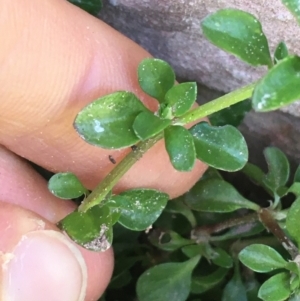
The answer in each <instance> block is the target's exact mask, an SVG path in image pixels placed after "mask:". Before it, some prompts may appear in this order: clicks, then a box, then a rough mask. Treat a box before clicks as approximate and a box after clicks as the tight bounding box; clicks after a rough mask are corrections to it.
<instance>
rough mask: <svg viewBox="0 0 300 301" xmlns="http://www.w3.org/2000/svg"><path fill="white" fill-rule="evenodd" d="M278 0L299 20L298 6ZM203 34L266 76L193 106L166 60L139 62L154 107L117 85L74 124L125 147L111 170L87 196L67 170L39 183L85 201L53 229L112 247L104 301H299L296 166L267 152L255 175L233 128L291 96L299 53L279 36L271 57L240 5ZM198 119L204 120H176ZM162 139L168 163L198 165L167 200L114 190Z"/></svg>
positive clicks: (299, 75) (181, 167)
mask: <svg viewBox="0 0 300 301" xmlns="http://www.w3.org/2000/svg"><path fill="white" fill-rule="evenodd" d="M72 2H76V3H77V4H79V5H81V7H83V8H87V9H88V11H89V12H91V13H95V11H93V9H96V10H99V9H100V7H101V5H100V4H101V3H100V2H99V1H97V2H96V1H92V0H90V1H79V0H77V1H72ZM283 3H284V4H285V6H286V7H287V8H288V9H289V10H290V11H291V12H292V13H293V14H294V16H295V17H296V19H297V20H298V21H299V22H300V1H299V0H284V1H283ZM93 4H95V5H96V6H93ZM85 5H86V6H85ZM97 5H98V6H97ZM202 31H203V34H204V35H205V36H206V37H207V39H209V40H210V41H211V42H212V43H213V44H215V45H216V46H218V47H219V48H221V49H223V50H225V51H227V52H229V53H231V54H233V55H235V56H237V57H239V58H240V59H241V60H243V61H245V62H247V63H249V64H251V65H253V66H267V68H268V72H266V74H265V76H264V77H263V78H262V79H260V80H259V81H258V82H255V83H252V84H250V85H248V86H246V87H243V88H241V89H238V90H236V91H233V92H231V93H229V94H227V95H224V96H222V97H220V98H218V99H215V100H213V101H211V102H208V103H206V104H204V105H202V106H200V107H197V108H193V104H194V102H195V99H196V95H197V86H196V83H193V82H187V83H181V84H175V74H174V71H173V69H172V68H171V67H170V65H169V64H168V63H166V62H164V61H162V60H159V59H145V60H144V61H142V62H141V63H140V65H139V67H138V70H137V76H138V80H139V83H140V86H141V88H142V89H143V91H144V92H145V93H147V94H148V95H150V96H152V97H153V98H155V99H157V101H158V103H159V109H158V111H157V112H151V111H149V110H148V109H147V108H146V107H145V106H144V105H143V104H142V102H141V101H140V100H139V99H138V98H137V96H136V95H134V94H133V93H131V92H128V91H117V92H115V93H112V94H109V95H106V96H104V97H101V98H99V99H97V100H95V101H94V102H92V103H91V104H89V105H88V106H86V107H85V108H83V109H82V111H81V112H79V113H78V115H77V117H76V119H75V121H74V127H75V129H76V131H77V132H78V134H79V135H80V136H81V137H82V138H83V139H84V140H85V141H86V142H87V143H90V144H93V145H96V146H99V147H102V148H106V149H120V148H129V147H130V148H131V152H130V153H129V154H128V155H127V156H126V157H125V158H124V159H123V160H122V161H121V162H116V161H115V160H114V158H113V157H112V156H110V157H109V160H110V161H111V163H112V164H115V168H114V169H113V170H112V171H111V172H110V173H109V174H108V175H107V176H106V177H105V179H104V180H103V181H102V182H101V183H99V185H98V186H97V187H96V188H95V189H94V190H93V191H89V190H88V189H86V188H85V187H84V186H83V185H82V184H81V182H80V180H79V179H78V178H77V177H76V175H74V174H71V173H69V172H63V173H59V174H56V175H54V176H53V177H52V178H51V179H50V181H49V189H50V191H51V192H52V193H53V194H55V195H56V196H58V197H60V198H66V199H70V198H71V199H76V198H78V197H81V196H83V197H82V202H81V204H80V206H79V207H78V210H77V211H75V212H73V213H71V214H70V215H68V216H67V217H65V218H64V219H63V220H61V221H60V222H59V227H60V228H61V229H63V230H64V231H65V232H66V233H67V234H68V235H69V236H70V237H71V238H72V239H73V240H74V241H75V242H76V243H78V244H80V245H82V246H84V247H85V248H87V249H89V250H93V251H96V252H101V251H105V250H107V249H108V248H109V247H110V246H111V245H112V244H113V247H114V251H115V255H116V267H115V271H114V275H113V278H112V281H111V283H110V285H109V287H108V289H107V291H106V293H105V295H104V296H103V297H102V298H101V300H102V301H117V300H122V301H126V300H130V301H131V300H139V301H165V300H172V301H184V300H189V301H199V300H202V301H203V300H205V301H206V300H207V301H210V300H212V301H220V300H222V301H229V300H230V301H255V300H264V301H284V300H292V301H296V300H300V252H299V248H300V168H298V169H297V171H296V172H295V174H293V175H291V174H290V165H289V162H288V159H287V157H286V156H285V154H284V153H283V152H282V151H280V150H279V149H277V148H275V147H269V148H266V149H265V150H264V156H265V159H266V162H267V165H268V171H267V172H266V173H265V172H263V171H262V170H261V169H260V168H259V167H258V166H255V165H253V164H251V163H249V162H248V149H247V144H246V142H245V139H244V138H243V136H242V134H241V133H240V132H239V130H238V129H237V128H236V127H235V126H237V125H238V124H239V122H240V121H241V120H242V118H243V116H244V114H245V113H246V112H247V111H248V110H250V109H251V108H253V109H254V110H255V111H257V112H266V111H271V110H275V109H278V108H280V107H282V106H284V105H287V104H289V103H291V102H293V101H295V100H297V99H299V98H300V57H298V56H296V55H290V54H289V53H288V50H287V47H286V45H285V43H284V42H281V43H280V44H279V45H278V47H277V49H276V50H275V52H274V54H273V55H271V53H270V50H269V47H268V41H267V38H266V36H265V35H264V33H263V30H262V26H261V24H260V22H259V21H258V20H257V19H256V18H255V17H254V16H252V15H251V14H249V13H247V12H243V11H240V10H236V9H223V10H220V11H217V12H216V13H213V14H212V15H209V16H208V17H206V18H205V19H204V20H203V21H202ZM249 98H251V101H249ZM205 116H209V118H210V121H211V123H210V124H209V123H207V122H200V123H197V124H195V125H193V126H192V127H191V128H189V129H187V128H186V127H185V126H186V125H187V124H190V123H191V122H196V121H197V120H199V119H201V118H203V117H205ZM161 139H164V140H165V147H166V150H167V152H168V154H169V159H170V161H171V163H172V165H173V166H174V168H175V169H177V170H178V171H181V172H187V171H190V170H192V169H193V166H194V164H195V161H196V160H201V161H203V162H205V163H206V164H207V165H208V166H209V169H208V171H207V172H206V173H205V174H204V176H203V177H202V178H201V179H199V181H198V183H197V184H196V185H195V186H194V187H193V188H192V189H191V190H190V191H189V192H187V193H186V194H185V195H183V196H181V197H179V198H177V199H175V200H172V201H170V202H168V200H169V197H168V195H167V194H165V193H163V192H161V191H157V190H154V189H143V188H137V189H131V190H127V191H124V192H122V193H120V194H118V195H115V194H114V193H113V188H114V186H115V184H116V183H117V182H118V181H119V179H120V178H121V177H122V176H123V175H124V174H125V173H126V172H127V171H128V170H129V169H130V167H131V166H133V165H134V164H135V162H136V161H137V160H139V158H141V157H142V156H143V154H144V153H145V152H146V151H147V150H148V149H150V148H151V147H152V146H153V145H154V144H155V143H156V142H157V141H159V140H161ZM218 170H220V171H221V172H220V171H218ZM224 171H226V172H237V171H240V173H242V174H244V175H246V176H247V177H248V178H249V179H250V180H251V181H252V182H254V183H255V184H256V185H258V186H260V187H261V188H262V190H264V191H265V194H264V193H262V194H259V195H258V196H256V197H254V195H253V193H241V192H239V191H238V190H237V189H236V188H235V187H234V186H233V185H232V184H231V183H230V182H228V181H226V173H224ZM249 185H250V182H249ZM265 195H267V198H265ZM291 195H293V196H294V197H293V202H292V203H291V202H289V201H287V196H291ZM264 200H267V202H264ZM113 236H114V242H113Z"/></svg>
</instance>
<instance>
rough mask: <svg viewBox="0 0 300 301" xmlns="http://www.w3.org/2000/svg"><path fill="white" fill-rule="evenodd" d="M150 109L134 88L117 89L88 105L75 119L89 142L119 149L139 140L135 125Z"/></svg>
mask: <svg viewBox="0 0 300 301" xmlns="http://www.w3.org/2000/svg"><path fill="white" fill-rule="evenodd" d="M145 111H148V109H146V107H145V106H144V105H143V104H142V103H141V101H140V100H139V99H138V98H137V97H136V96H135V95H134V94H133V93H131V92H125V91H123V92H122V91H121V92H115V93H112V94H109V95H106V96H104V97H101V98H99V99H97V100H96V101H94V102H92V103H91V104H89V105H87V106H86V107H85V108H83V109H82V111H81V112H80V113H79V114H78V115H77V117H76V119H75V123H74V126H75V129H76V130H77V132H78V133H79V135H80V136H81V137H82V138H83V139H84V140H85V141H86V142H88V143H90V144H93V145H96V146H100V147H103V148H109V149H115V148H124V147H127V146H130V145H133V144H135V143H137V142H138V141H139V138H138V137H137V136H136V135H135V133H134V131H133V129H132V125H133V122H134V120H135V118H136V116H137V115H138V114H139V113H140V112H145Z"/></svg>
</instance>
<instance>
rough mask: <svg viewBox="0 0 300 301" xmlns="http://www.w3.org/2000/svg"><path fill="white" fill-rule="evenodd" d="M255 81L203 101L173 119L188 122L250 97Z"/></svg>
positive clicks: (181, 122) (177, 121)
mask: <svg viewBox="0 0 300 301" xmlns="http://www.w3.org/2000/svg"><path fill="white" fill-rule="evenodd" d="M255 85H256V83H253V84H250V85H248V86H245V87H242V88H240V89H238V90H235V91H233V92H230V93H228V94H226V95H223V96H221V97H219V98H216V99H215V100H212V101H210V102H208V103H205V104H203V105H201V106H199V107H198V108H196V109H194V110H192V111H189V112H187V113H186V114H184V115H183V116H181V117H179V118H177V119H176V120H174V122H175V123H176V124H182V125H184V124H188V123H191V122H193V121H197V120H198V119H201V118H204V117H206V116H208V115H211V114H212V113H215V112H218V111H221V110H223V109H225V108H227V107H230V106H232V105H234V104H236V103H238V102H241V101H243V100H245V99H247V98H250V97H251V95H252V92H253V90H254V87H255Z"/></svg>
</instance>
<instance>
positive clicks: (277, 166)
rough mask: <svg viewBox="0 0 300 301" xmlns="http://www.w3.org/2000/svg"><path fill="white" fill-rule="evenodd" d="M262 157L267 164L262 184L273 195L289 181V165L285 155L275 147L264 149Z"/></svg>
mask: <svg viewBox="0 0 300 301" xmlns="http://www.w3.org/2000/svg"><path fill="white" fill-rule="evenodd" d="M264 156H265V158H266V161H267V163H268V169H269V172H268V174H267V175H266V176H265V177H264V179H263V183H264V185H266V186H267V187H268V188H270V189H271V190H272V191H273V192H274V193H275V192H276V191H277V189H278V188H279V187H281V186H284V185H285V184H286V182H287V181H288V179H289V175H290V164H289V161H288V159H287V157H286V155H285V154H284V153H283V152H282V151H281V150H280V149H278V148H276V147H267V148H266V149H264Z"/></svg>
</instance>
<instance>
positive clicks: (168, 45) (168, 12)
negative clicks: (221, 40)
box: [99, 0, 300, 162]
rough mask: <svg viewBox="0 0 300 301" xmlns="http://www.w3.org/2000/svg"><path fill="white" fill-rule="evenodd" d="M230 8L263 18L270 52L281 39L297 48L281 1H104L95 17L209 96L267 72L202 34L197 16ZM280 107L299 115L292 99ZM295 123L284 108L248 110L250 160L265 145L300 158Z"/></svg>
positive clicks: (299, 29)
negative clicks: (278, 109) (219, 46)
mask: <svg viewBox="0 0 300 301" xmlns="http://www.w3.org/2000/svg"><path fill="white" fill-rule="evenodd" d="M229 7H230V8H237V9H242V10H245V11H248V12H250V13H252V14H254V15H255V16H256V17H257V18H258V19H259V20H260V21H261V23H262V25H263V30H264V32H265V34H266V36H267V37H268V40H269V46H270V49H271V52H273V51H274V49H275V48H276V46H277V44H278V43H279V42H280V41H282V40H284V41H285V42H286V44H287V46H288V48H289V49H290V51H291V53H296V52H297V50H298V49H299V48H300V40H299V39H298V38H295V37H299V36H300V26H298V24H297V22H296V20H295V18H294V17H293V16H292V14H291V13H290V12H289V11H288V10H287V9H286V8H285V7H284V5H283V4H282V2H281V0H271V1H270V0H110V1H108V0H106V1H105V0H104V8H103V10H102V11H101V13H100V15H99V17H100V18H101V19H102V20H104V21H105V22H106V23H108V24H110V25H111V26H112V27H114V28H115V29H117V30H118V31H120V32H122V33H123V34H124V35H126V36H128V37H129V38H131V39H132V40H134V41H135V42H137V43H138V44H140V45H141V46H143V47H144V48H145V49H147V50H148V51H149V52H150V53H151V54H152V55H153V56H155V57H158V58H161V59H164V60H166V61H167V62H169V63H170V64H171V65H172V66H173V67H174V69H175V71H176V74H177V76H179V77H180V78H182V79H185V80H193V81H197V82H198V83H201V84H203V85H205V86H207V87H209V88H211V89H212V90H208V91H209V92H208V95H207V94H205V93H206V92H205V93H204V92H203V93H204V94H202V95H200V97H202V98H203V99H205V98H207V99H209V98H212V97H213V95H218V94H219V93H218V92H214V91H213V90H216V91H223V92H229V91H232V90H234V89H236V88H238V87H241V86H243V85H246V84H249V83H251V82H254V81H255V80H257V79H259V78H260V77H261V75H263V74H264V72H265V71H266V69H265V68H263V67H260V68H253V67H251V66H249V65H247V64H246V63H243V62H241V61H240V60H239V59H237V58H235V57H234V56H233V55H229V54H227V53H225V52H224V51H222V50H220V49H218V48H217V47H215V46H214V45H212V44H210V42H208V41H207V40H206V39H205V37H204V36H203V34H202V32H201V29H200V22H201V20H202V19H203V18H204V17H206V16H207V15H208V14H210V13H212V12H215V11H217V10H218V9H221V8H229ZM204 90H205V89H204ZM204 90H203V91H204ZM284 111H285V112H288V113H290V114H292V115H295V116H298V117H299V116H300V105H299V104H298V103H295V104H293V105H291V106H289V107H287V108H285V109H284ZM299 122H300V121H299V119H298V118H295V117H293V116H291V115H289V114H285V113H283V112H274V113H265V114H256V113H250V114H249V115H248V116H247V118H246V119H245V121H244V123H243V125H242V126H241V129H242V131H243V133H244V135H245V136H246V138H247V140H248V143H249V146H250V153H252V159H253V160H254V161H255V160H256V159H257V158H258V157H260V158H262V154H261V153H262V148H263V147H265V146H268V145H275V146H278V147H280V148H281V149H282V150H283V151H286V152H287V153H288V154H289V155H290V156H291V157H292V158H294V159H295V160H297V161H298V162H299V160H300V155H299V154H300V152H299V151H300V142H299V141H298V140H299V138H298V137H299V130H298V129H300V124H299ZM258 145H259V147H258ZM253 160H252V161H253Z"/></svg>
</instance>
